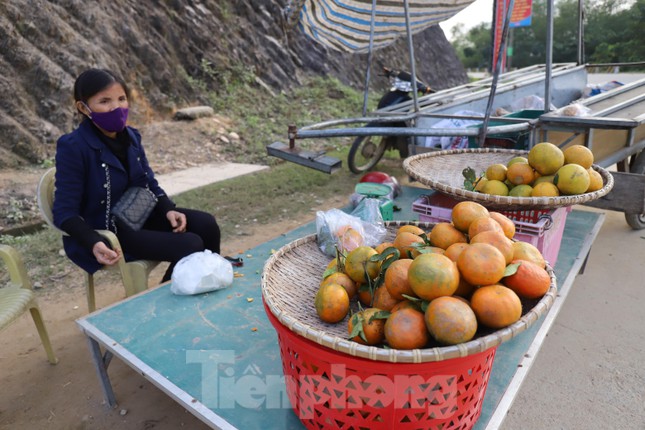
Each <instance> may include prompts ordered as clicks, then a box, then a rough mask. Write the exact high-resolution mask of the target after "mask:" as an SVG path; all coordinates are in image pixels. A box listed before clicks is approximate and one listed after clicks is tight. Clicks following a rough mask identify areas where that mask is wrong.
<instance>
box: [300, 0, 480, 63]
mask: <svg viewBox="0 0 645 430" xmlns="http://www.w3.org/2000/svg"><path fill="white" fill-rule="evenodd" d="M474 1H475V0H410V1H409V2H408V7H409V16H410V29H411V31H412V33H413V34H414V33H418V32H419V31H422V30H424V29H426V28H427V27H430V26H431V25H435V24H439V23H440V22H443V21H445V20H447V19H449V18H451V17H452V16H453V15H455V14H456V13H457V12H459V11H461V10H462V9H464V8H465V7H466V6H468V5H470V4H471V3H473V2H474ZM295 3H297V6H296V7H295V8H293V9H292V11H291V13H292V14H296V13H298V11H299V15H298V19H299V24H300V27H301V28H302V29H303V31H304V32H305V34H307V35H308V36H309V37H311V38H312V39H314V40H315V41H317V42H319V43H322V44H323V45H325V46H327V47H329V48H332V49H336V50H339V51H346V52H367V50H368V48H369V40H370V27H371V22H372V0H304V1H303V0H299V1H296V2H295ZM406 31H407V29H406V24H405V8H404V2H403V0H389V1H388V0H380V1H377V2H376V15H375V22H374V45H373V49H378V48H382V47H384V46H387V45H389V44H391V43H392V42H394V41H395V40H396V39H397V38H398V37H400V36H404V35H405V34H406Z"/></svg>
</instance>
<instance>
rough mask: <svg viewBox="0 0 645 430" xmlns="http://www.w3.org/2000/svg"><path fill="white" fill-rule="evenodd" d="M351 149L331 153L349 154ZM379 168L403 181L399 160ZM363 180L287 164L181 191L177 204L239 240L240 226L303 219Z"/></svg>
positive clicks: (344, 197)
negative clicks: (212, 218)
mask: <svg viewBox="0 0 645 430" xmlns="http://www.w3.org/2000/svg"><path fill="white" fill-rule="evenodd" d="M346 152H347V151H344V152H342V151H341V152H333V153H330V155H332V156H336V157H342V156H343V155H344V156H346V155H347V154H346ZM379 170H381V171H384V172H387V173H389V174H391V175H393V176H396V177H401V176H402V175H403V174H404V172H403V169H402V167H401V162H400V161H394V160H384V162H383V163H381V164H379ZM359 179H360V176H357V175H354V174H352V173H350V172H349V170H347V169H341V170H340V171H338V172H336V173H334V174H333V175H328V174H325V173H322V172H318V171H315V170H312V169H309V168H306V167H302V166H299V165H296V164H293V163H289V162H283V163H281V164H278V165H275V166H273V167H271V168H270V169H268V170H264V171H260V172H257V173H254V174H250V175H245V176H241V177H237V178H233V179H229V180H226V181H222V182H217V183H214V184H211V185H207V186H204V187H201V188H198V189H195V190H190V191H187V192H185V193H182V194H180V195H178V196H176V197H175V198H174V201H175V202H176V203H177V204H178V205H179V206H182V207H190V208H196V209H201V210H205V211H208V212H211V213H213V214H215V216H216V217H217V220H218V223H219V224H220V227H221V229H222V240H223V241H225V240H226V239H227V238H231V237H233V236H235V234H236V233H237V232H239V227H236V226H240V225H244V224H248V223H257V224H270V223H272V222H279V221H284V220H293V219H298V218H301V217H302V216H303V215H304V214H306V213H312V214H313V212H312V208H313V207H316V206H320V204H321V203H323V202H324V201H326V200H328V199H331V198H334V197H337V196H339V197H340V198H341V199H342V201H343V202H344V204H345V203H349V196H350V195H351V194H352V193H353V192H354V187H355V185H356V183H357V182H358V181H359Z"/></svg>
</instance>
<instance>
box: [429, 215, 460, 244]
mask: <svg viewBox="0 0 645 430" xmlns="http://www.w3.org/2000/svg"><path fill="white" fill-rule="evenodd" d="M458 242H461V243H466V242H468V240H467V239H466V235H465V234H463V233H462V232H460V231H459V230H457V229H456V228H455V226H454V225H452V224H451V223H449V222H439V223H437V224H435V225H434V227H432V231H431V232H430V243H431V244H433V245H434V246H437V247H439V248H441V249H447V248H448V247H449V246H450V245H452V244H453V243H458Z"/></svg>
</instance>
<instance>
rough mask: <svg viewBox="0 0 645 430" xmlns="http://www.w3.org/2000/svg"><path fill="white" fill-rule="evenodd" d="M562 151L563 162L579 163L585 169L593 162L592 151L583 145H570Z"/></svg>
mask: <svg viewBox="0 0 645 430" xmlns="http://www.w3.org/2000/svg"><path fill="white" fill-rule="evenodd" d="M562 152H563V153H564V164H579V165H580V166H582V167H584V168H585V169H589V168H590V167H591V165H592V164H593V161H594V157H593V152H591V149H589V148H587V147H586V146H584V145H571V146H568V147H566V148H565V149H564V151H562Z"/></svg>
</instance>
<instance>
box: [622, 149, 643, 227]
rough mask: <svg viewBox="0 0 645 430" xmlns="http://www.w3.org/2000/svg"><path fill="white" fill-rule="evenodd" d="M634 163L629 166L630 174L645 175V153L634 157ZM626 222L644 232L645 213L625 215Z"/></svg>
mask: <svg viewBox="0 0 645 430" xmlns="http://www.w3.org/2000/svg"><path fill="white" fill-rule="evenodd" d="M634 157H635V159H634V161H633V163H631V165H630V166H629V172H630V173H636V174H639V175H644V174H645V151H641V152H639V153H638V155H635V156H634ZM625 221H627V224H629V226H630V227H631V228H633V229H634V230H642V229H644V228H645V213H642V214H628V213H625Z"/></svg>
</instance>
